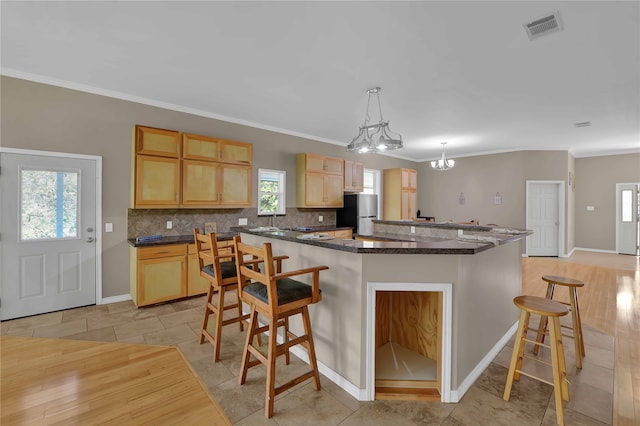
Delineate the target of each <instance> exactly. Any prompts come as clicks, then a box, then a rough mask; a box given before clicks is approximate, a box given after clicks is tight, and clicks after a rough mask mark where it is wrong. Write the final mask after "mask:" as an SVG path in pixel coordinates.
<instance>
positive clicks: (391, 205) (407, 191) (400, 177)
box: [382, 168, 418, 220]
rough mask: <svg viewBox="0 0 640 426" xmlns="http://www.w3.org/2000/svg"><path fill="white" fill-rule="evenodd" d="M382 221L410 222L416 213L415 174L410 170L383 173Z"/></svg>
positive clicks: (387, 170)
mask: <svg viewBox="0 0 640 426" xmlns="http://www.w3.org/2000/svg"><path fill="white" fill-rule="evenodd" d="M382 191H383V196H382V199H383V213H382V215H383V219H384V220H411V219H415V217H416V212H417V209H418V207H417V173H416V171H415V170H412V169H399V168H398V169H386V170H384V171H383V188H382Z"/></svg>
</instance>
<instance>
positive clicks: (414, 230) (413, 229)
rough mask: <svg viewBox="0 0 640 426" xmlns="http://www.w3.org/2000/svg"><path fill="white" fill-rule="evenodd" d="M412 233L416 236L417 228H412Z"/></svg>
mask: <svg viewBox="0 0 640 426" xmlns="http://www.w3.org/2000/svg"><path fill="white" fill-rule="evenodd" d="M411 233H412V234H415V233H416V227H415V226H412V227H411Z"/></svg>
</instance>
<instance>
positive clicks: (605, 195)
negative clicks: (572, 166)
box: [575, 154, 640, 250]
mask: <svg viewBox="0 0 640 426" xmlns="http://www.w3.org/2000/svg"><path fill="white" fill-rule="evenodd" d="M576 176H577V181H576V192H575V194H576V210H575V222H576V236H575V238H576V247H581V248H590V249H598V250H615V249H616V183H640V154H626V155H610V156H603V157H588V158H577V159H576ZM587 206H594V207H595V210H594V211H592V212H589V211H587Z"/></svg>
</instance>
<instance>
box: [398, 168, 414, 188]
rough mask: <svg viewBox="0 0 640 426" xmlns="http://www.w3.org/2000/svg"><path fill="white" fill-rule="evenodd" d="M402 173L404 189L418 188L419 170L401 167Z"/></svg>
mask: <svg viewBox="0 0 640 426" xmlns="http://www.w3.org/2000/svg"><path fill="white" fill-rule="evenodd" d="M400 172H401V175H402V189H416V188H417V186H418V184H417V181H418V172H416V171H415V170H412V169H400Z"/></svg>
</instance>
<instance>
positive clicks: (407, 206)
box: [400, 191, 416, 219]
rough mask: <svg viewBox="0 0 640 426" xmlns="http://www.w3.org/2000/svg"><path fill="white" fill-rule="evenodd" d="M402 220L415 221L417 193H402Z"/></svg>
mask: <svg viewBox="0 0 640 426" xmlns="http://www.w3.org/2000/svg"><path fill="white" fill-rule="evenodd" d="M401 204H402V205H401V211H400V219H414V218H415V216H416V193H415V192H414V191H402V201H401Z"/></svg>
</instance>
